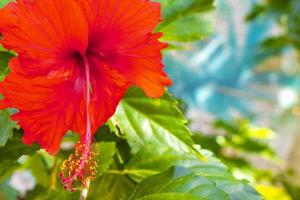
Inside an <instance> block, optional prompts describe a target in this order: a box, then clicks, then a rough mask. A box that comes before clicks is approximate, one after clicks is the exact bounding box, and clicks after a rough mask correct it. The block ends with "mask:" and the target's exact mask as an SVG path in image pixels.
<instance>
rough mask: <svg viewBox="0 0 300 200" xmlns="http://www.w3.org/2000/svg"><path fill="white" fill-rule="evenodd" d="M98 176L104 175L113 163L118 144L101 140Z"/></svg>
mask: <svg viewBox="0 0 300 200" xmlns="http://www.w3.org/2000/svg"><path fill="white" fill-rule="evenodd" d="M98 149H99V156H98V163H99V168H98V176H100V175H102V174H103V173H104V172H105V171H106V170H107V169H108V168H109V166H110V165H111V164H112V162H113V156H114V155H115V153H116V144H115V143H114V142H101V143H100V144H99V145H98Z"/></svg>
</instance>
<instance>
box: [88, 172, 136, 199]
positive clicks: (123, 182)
mask: <svg viewBox="0 0 300 200" xmlns="http://www.w3.org/2000/svg"><path fill="white" fill-rule="evenodd" d="M134 187H135V184H134V183H133V182H132V181H131V180H130V179H129V178H128V177H126V176H121V175H115V174H105V175H104V176H102V177H100V178H98V179H96V180H95V181H93V182H92V183H91V187H90V190H89V196H88V199H89V200H128V198H129V195H130V194H131V193H132V192H133V189H134Z"/></svg>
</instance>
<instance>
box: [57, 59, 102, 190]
mask: <svg viewBox="0 0 300 200" xmlns="http://www.w3.org/2000/svg"><path fill="white" fill-rule="evenodd" d="M82 58H83V62H84V68H85V83H86V85H85V91H86V93H85V95H86V134H85V137H84V138H82V141H80V142H78V143H77V144H76V146H75V153H74V154H72V155H70V157H69V159H68V160H65V161H64V162H63V164H62V166H61V171H62V172H61V173H60V174H59V176H60V178H61V182H62V183H63V184H64V187H65V189H66V190H70V191H74V182H75V181H78V182H79V184H80V185H82V187H83V188H85V187H87V182H88V180H89V179H94V178H95V175H96V167H97V162H96V161H95V160H94V157H95V156H96V155H97V151H96V149H95V148H94V146H91V139H92V132H91V119H90V112H89V107H90V101H91V95H90V66H89V63H88V59H87V57H86V55H83V56H82ZM65 174H67V176H68V178H67V177H66V176H65Z"/></svg>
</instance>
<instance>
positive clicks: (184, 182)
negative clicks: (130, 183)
mask: <svg viewBox="0 0 300 200" xmlns="http://www.w3.org/2000/svg"><path fill="white" fill-rule="evenodd" d="M159 194H160V195H159ZM154 197H157V199H166V200H167V199H179V198H180V197H181V198H183V199H189V198H191V199H207V200H218V199H220V200H226V199H227V200H228V199H229V196H228V195H227V194H226V193H224V192H223V191H222V190H220V189H218V188H217V187H215V185H214V183H213V182H212V181H210V180H208V179H207V178H204V177H201V176H200V175H198V174H196V173H194V172H192V171H191V170H189V169H187V168H184V167H172V168H170V169H169V170H167V171H166V172H163V173H161V174H158V175H154V176H151V177H149V178H147V179H145V180H144V181H142V182H141V183H140V184H139V185H138V186H137V187H136V189H135V191H134V193H133V195H132V196H131V198H130V199H131V200H135V199H138V200H141V199H143V200H144V199H154Z"/></svg>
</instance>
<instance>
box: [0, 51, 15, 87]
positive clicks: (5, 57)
mask: <svg viewBox="0 0 300 200" xmlns="http://www.w3.org/2000/svg"><path fill="white" fill-rule="evenodd" d="M13 56H14V55H13V54H11V53H9V52H6V51H0V81H1V80H3V79H4V77H5V76H6V75H7V74H8V73H9V68H8V62H9V60H10V59H11V58H12V57H13Z"/></svg>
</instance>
